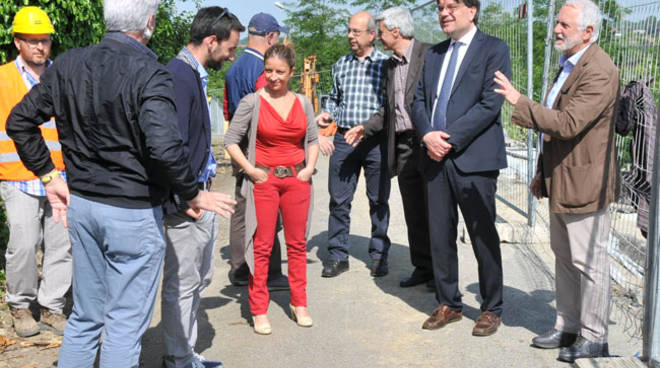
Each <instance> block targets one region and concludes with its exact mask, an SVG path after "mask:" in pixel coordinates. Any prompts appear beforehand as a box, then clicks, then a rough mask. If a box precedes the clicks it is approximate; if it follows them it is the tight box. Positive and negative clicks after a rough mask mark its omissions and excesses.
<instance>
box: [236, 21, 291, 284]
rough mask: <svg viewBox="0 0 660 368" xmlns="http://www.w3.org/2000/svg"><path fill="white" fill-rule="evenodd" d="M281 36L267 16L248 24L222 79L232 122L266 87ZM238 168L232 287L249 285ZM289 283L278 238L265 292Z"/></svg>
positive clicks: (274, 23) (274, 244)
mask: <svg viewBox="0 0 660 368" xmlns="http://www.w3.org/2000/svg"><path fill="white" fill-rule="evenodd" d="M280 33H289V30H288V29H287V28H286V27H283V26H281V25H279V23H277V20H276V19H275V18H274V17H273V16H272V15H270V14H266V13H258V14H256V15H255V16H253V17H252V19H250V23H249V24H248V45H247V48H246V49H245V50H244V51H243V55H241V56H240V57H239V58H238V60H236V61H235V62H234V64H232V66H231V68H229V70H228V71H227V74H226V75H225V108H224V111H225V118H226V119H227V120H231V118H232V116H233V115H234V111H236V107H238V103H239V101H240V100H241V98H243V96H245V95H247V94H249V93H252V92H255V91H256V90H257V89H259V88H261V87H263V86H264V85H266V78H265V77H264V74H263V73H264V53H265V52H266V50H268V48H269V47H271V46H273V45H274V44H276V43H278V42H279V40H280ZM237 173H238V168H237V167H236V166H234V176H236V190H235V196H236V197H235V198H236V201H237V202H238V204H237V205H236V210H235V212H234V214H233V215H232V217H231V228H230V237H229V244H230V248H231V256H230V263H231V269H230V271H229V279H230V280H231V282H232V284H233V285H235V286H245V285H247V284H248V277H249V275H250V271H249V270H248V267H247V265H246V264H245V257H244V244H245V239H244V238H245V198H243V196H242V195H241V189H240V188H241V184H242V181H243V178H242V176H240V175H237ZM288 288H289V280H288V279H287V278H286V276H284V275H283V274H282V252H281V248H280V242H279V240H278V237H277V234H275V240H274V243H273V251H272V253H271V256H270V269H269V271H268V289H269V290H271V291H275V290H286V289H288Z"/></svg>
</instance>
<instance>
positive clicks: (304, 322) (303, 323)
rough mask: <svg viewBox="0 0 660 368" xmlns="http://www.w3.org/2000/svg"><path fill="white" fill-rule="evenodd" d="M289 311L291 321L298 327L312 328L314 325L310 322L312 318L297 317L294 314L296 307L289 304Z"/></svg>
mask: <svg viewBox="0 0 660 368" xmlns="http://www.w3.org/2000/svg"><path fill="white" fill-rule="evenodd" d="M289 311H290V312H291V319H292V320H294V321H295V322H296V324H298V326H300V327H312V326H313V325H314V321H312V317H309V316H305V317H299V316H298V315H297V314H296V307H294V306H293V305H291V304H289Z"/></svg>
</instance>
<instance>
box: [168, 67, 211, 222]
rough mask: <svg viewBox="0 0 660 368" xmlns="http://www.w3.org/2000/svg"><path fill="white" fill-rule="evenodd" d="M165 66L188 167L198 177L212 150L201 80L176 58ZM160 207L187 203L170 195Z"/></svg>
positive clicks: (179, 207)
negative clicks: (172, 91) (169, 77)
mask: <svg viewBox="0 0 660 368" xmlns="http://www.w3.org/2000/svg"><path fill="white" fill-rule="evenodd" d="M167 69H168V70H169V71H170V72H171V73H172V76H174V87H175V88H174V90H175V95H176V100H175V102H176V111H177V116H178V120H179V132H180V133H181V137H182V138H183V149H184V151H185V152H186V154H187V155H188V158H189V159H190V168H191V169H192V171H193V173H194V175H195V178H199V177H200V176H201V174H202V172H203V171H204V170H205V169H206V164H207V162H208V159H209V151H210V150H211V117H210V116H209V107H208V103H207V102H206V95H205V94H204V87H202V80H201V79H200V77H199V72H198V71H197V70H194V69H193V68H192V67H191V66H190V65H188V64H187V63H185V62H184V61H182V60H180V59H178V58H174V59H172V60H170V62H169V63H167ZM163 208H164V209H165V212H166V213H173V212H177V210H185V209H187V208H188V204H187V203H186V202H183V201H180V200H179V198H178V196H177V195H176V194H173V195H172V196H171V197H170V200H168V201H166V202H165V205H164V206H163Z"/></svg>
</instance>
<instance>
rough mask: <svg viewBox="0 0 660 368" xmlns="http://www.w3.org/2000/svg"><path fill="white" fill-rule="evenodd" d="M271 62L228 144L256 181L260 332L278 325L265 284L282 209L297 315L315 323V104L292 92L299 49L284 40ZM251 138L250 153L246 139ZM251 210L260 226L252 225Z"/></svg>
mask: <svg viewBox="0 0 660 368" xmlns="http://www.w3.org/2000/svg"><path fill="white" fill-rule="evenodd" d="M264 66H265V68H264V73H265V76H266V82H267V85H266V86H265V87H264V88H262V89H260V90H258V91H257V92H255V93H253V94H250V95H247V96H246V97H244V98H243V99H242V100H241V102H240V104H239V106H238V108H237V110H236V113H235V114H234V117H233V119H232V121H231V124H230V128H229V131H228V132H227V134H226V135H225V147H226V149H227V152H229V155H230V156H231V157H232V158H233V159H234V161H236V163H237V164H238V165H239V166H240V167H241V169H242V170H243V172H244V173H245V175H247V176H248V177H249V179H250V180H244V185H245V188H243V187H242V188H241V190H242V192H243V190H244V189H245V191H244V192H243V193H244V194H247V195H248V197H247V198H246V199H247V201H246V203H247V204H246V249H247V250H248V253H249V250H250V245H252V248H253V255H254V261H253V264H252V265H251V266H252V267H251V271H252V272H251V275H250V283H249V286H248V290H249V302H250V310H251V311H252V318H253V322H254V331H255V332H256V333H258V334H263V335H267V334H270V333H271V326H270V322H269V321H268V316H267V315H266V312H267V311H268V303H269V294H268V288H267V287H266V281H267V278H268V266H269V265H268V261H269V256H270V253H271V250H272V247H273V238H274V237H275V227H276V223H277V216H278V213H281V214H282V225H283V227H284V237H285V240H286V246H287V258H288V265H289V270H288V274H289V286H290V288H291V304H290V310H291V318H293V319H294V321H296V322H297V323H298V325H300V326H303V327H310V326H312V318H311V316H310V315H309V312H308V310H307V294H306V286H307V240H306V232H307V224H308V214H309V209H310V204H311V178H312V174H313V173H314V167H315V165H316V160H317V158H318V153H319V148H318V147H319V146H318V137H317V128H316V123H315V122H314V110H313V108H312V105H311V103H310V102H309V100H308V99H307V98H306V97H305V96H303V95H296V94H295V93H293V92H291V91H289V80H290V79H291V77H292V76H293V73H294V67H295V54H294V52H293V49H292V48H291V47H289V46H285V45H281V44H278V45H274V46H272V47H271V48H270V49H268V50H267V51H266V53H265V54H264ZM246 140H247V147H245V151H246V152H244V151H243V150H242V149H241V147H240V146H239V144H241V142H245V141H246ZM246 154H247V157H246ZM250 189H251V190H250ZM250 194H251V195H252V196H251V197H250ZM252 206H253V207H252ZM251 209H253V210H254V213H255V216H254V217H253V218H252V220H255V222H256V223H255V224H253V225H255V227H256V228H255V227H251V226H250V222H251V219H250V217H251V216H250V215H249V212H250V210H251ZM251 228H254V231H253V232H251V231H250V229H251ZM252 233H253V234H254V235H253V236H252V237H251V239H250V238H249V237H250V234H252ZM250 242H251V244H250ZM248 256H249V254H248ZM250 263H251V262H249V261H248V265H250Z"/></svg>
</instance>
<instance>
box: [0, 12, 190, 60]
mask: <svg viewBox="0 0 660 368" xmlns="http://www.w3.org/2000/svg"><path fill="white" fill-rule="evenodd" d="M188 1H194V2H195V3H196V4H197V5H198V6H199V3H200V0H188ZM28 5H34V6H38V7H40V8H41V9H43V10H44V11H45V12H46V13H47V14H48V16H49V17H50V19H51V21H52V22H53V26H54V27H55V34H54V35H53V37H52V38H53V48H52V55H51V56H52V57H53V58H55V57H57V55H58V54H61V53H63V52H64V51H66V50H68V49H70V48H74V47H80V46H87V45H91V44H93V43H96V42H98V41H99V40H100V39H101V37H103V34H104V33H105V24H104V21H103V2H102V1H97V0H9V1H0V21H1V22H2V24H6V25H7V26H6V27H0V62H2V63H5V62H7V61H8V60H12V59H14V58H15V57H16V55H17V51H16V47H15V46H14V43H13V35H12V34H11V31H10V25H11V24H12V21H13V19H14V15H15V14H16V12H17V11H18V10H19V9H20V8H22V7H24V6H28ZM192 16H193V15H192V14H190V13H181V14H179V13H177V11H176V8H175V7H174V0H163V1H162V2H161V5H160V7H159V9H158V14H157V18H156V31H155V32H154V36H153V39H152V40H151V42H150V44H149V47H151V49H152V50H154V52H155V53H156V54H157V55H158V56H159V60H160V61H161V62H166V61H167V60H169V59H171V58H172V57H174V56H175V55H176V54H177V52H178V51H179V49H180V48H181V46H183V45H185V44H186V43H187V41H188V30H189V28H190V23H191V21H192Z"/></svg>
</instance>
